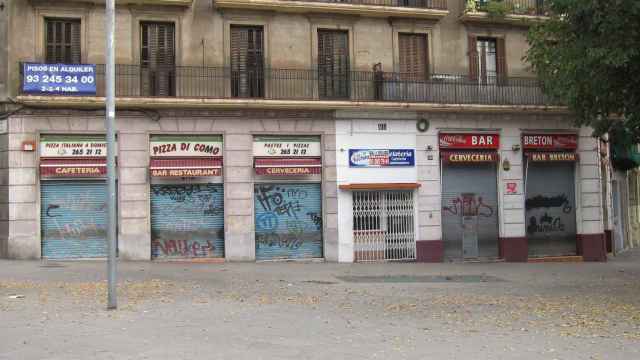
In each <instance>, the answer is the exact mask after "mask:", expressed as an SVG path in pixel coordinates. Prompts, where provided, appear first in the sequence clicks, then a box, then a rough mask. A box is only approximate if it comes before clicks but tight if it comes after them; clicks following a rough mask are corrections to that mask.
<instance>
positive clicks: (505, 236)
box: [0, 0, 606, 262]
mask: <svg viewBox="0 0 640 360" xmlns="http://www.w3.org/2000/svg"><path fill="white" fill-rule="evenodd" d="M116 2H117V7H116V29H117V33H116V63H117V65H116V96H117V99H116V104H117V109H118V112H117V147H118V148H117V163H118V251H119V256H120V257H121V258H124V259H135V260H150V259H151V260H163V259H176V258H179V259H184V258H210V259H220V260H222V259H225V260H228V261H254V260H279V259H325V260H327V261H340V262H353V261H385V260H400V261H424V262H438V261H448V260H454V261H456V260H465V259H478V258H480V259H494V258H501V259H505V260H506V261H526V260H527V259H529V258H532V257H544V256H565V255H577V256H582V257H583V258H584V259H585V260H592V261H603V260H605V259H606V249H605V230H606V229H605V227H604V226H605V225H604V224H605V223H604V218H605V216H604V209H605V208H606V207H603V204H604V203H603V195H602V181H603V179H602V175H601V160H602V159H601V151H600V150H601V144H600V142H599V141H598V140H597V139H594V138H592V137H591V131H590V130H589V129H586V128H575V127H574V126H573V125H572V117H571V114H570V113H568V112H567V110H566V108H564V107H562V106H557V105H554V104H551V103H549V102H548V101H547V99H545V97H544V95H543V94H542V92H541V90H540V88H539V86H538V84H537V81H536V80H535V78H532V75H531V74H530V73H529V72H528V68H527V65H526V64H525V63H523V62H522V60H521V59H522V57H523V56H524V54H525V52H526V49H527V43H526V31H527V29H528V26H529V24H530V23H531V22H534V21H544V19H545V17H544V15H545V13H544V9H543V8H542V2H540V1H535V0H518V1H516V0H514V1H512V2H508V3H509V4H510V5H509V7H508V10H509V11H508V14H507V15H505V16H502V17H498V18H496V17H494V16H489V14H488V13H487V12H486V11H485V8H484V5H485V2H476V1H462V0H449V1H447V0H419V1H418V0H416V1H400V0H398V1H396V0H388V1H373V0H371V1H368V0H365V1H357V2H356V1H353V2H352V1H342V2H325V1H315V0H308V1H294V0H251V1H249V0H214V1H211V0H131V1H128V0H123V1H116ZM3 3H4V4H5V6H4V9H3V10H2V12H0V13H2V14H4V16H5V17H6V20H5V22H4V23H3V22H0V24H3V25H2V26H4V28H3V30H2V33H1V35H0V38H1V37H2V36H5V37H7V39H8V41H9V42H10V44H11V46H9V48H8V53H7V54H6V57H7V68H6V69H4V68H3V69H2V73H0V82H1V81H2V80H3V79H5V80H4V88H5V89H6V91H5V92H6V94H5V101H4V102H5V103H6V104H7V105H6V106H7V110H6V111H5V112H4V114H6V115H5V116H4V118H3V119H2V120H1V121H3V122H4V124H3V127H2V129H4V130H3V133H2V134H1V135H0V137H1V138H2V142H1V144H2V146H3V148H2V149H1V150H2V152H1V154H2V160H3V161H2V162H0V165H2V166H0V167H1V168H2V176H1V177H2V194H3V196H2V198H1V199H0V204H1V205H0V208H1V209H2V211H1V214H2V215H3V216H2V218H1V219H0V221H1V222H0V224H1V225H2V226H0V230H1V231H0V244H1V245H0V250H1V252H2V256H5V257H10V258H47V259H72V258H91V257H103V256H105V251H106V246H105V235H106V233H105V219H106V217H105V216H106V208H105V205H104V203H105V199H106V190H105V186H104V177H105V149H104V148H105V142H104V124H103V122H104V112H103V108H104V98H103V94H104V66H103V65H101V64H102V63H103V62H104V38H103V35H104V6H103V4H100V3H99V2H96V1H93V0H91V1H88V0H87V1H83V0H69V1H60V2H56V3H55V4H53V3H52V2H50V1H40V0H28V1H18V0H14V1H11V0H9V1H7V0H4V1H3ZM0 56H4V55H3V54H2V53H0ZM39 64H50V65H53V64H56V65H54V66H56V68H57V69H58V70H59V69H62V70H65V69H68V70H69V71H73V70H74V68H73V66H76V67H78V66H86V65H89V66H91V65H94V64H95V69H94V70H93V71H95V85H96V92H95V93H82V94H79V93H76V94H70V93H69V92H71V93H73V91H74V89H76V88H80V87H81V86H80V85H77V86H76V85H74V84H71V85H69V89H66V88H65V87H64V86H63V87H62V88H55V86H49V85H47V84H43V79H37V81H38V86H37V87H35V88H34V87H29V86H31V85H32V84H31V83H32V82H35V81H36V80H34V79H35V78H34V76H33V75H31V74H35V72H34V71H37V69H39V66H42V65H39ZM78 64H84V65H78ZM78 69H79V68H78ZM78 69H76V70H78ZM80 70H82V69H80ZM91 79H93V78H91ZM71 80H73V77H71ZM85 80H86V81H85ZM78 81H79V82H80V83H83V84H84V82H93V81H94V80H89V78H82V77H81V78H80V79H79V80H78ZM83 81H84V82H83ZM2 85H3V84H0V95H1V94H2V92H1V89H2ZM67 90H68V91H67ZM65 92H66V93H65Z"/></svg>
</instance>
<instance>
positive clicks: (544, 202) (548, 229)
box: [525, 161, 577, 257]
mask: <svg viewBox="0 0 640 360" xmlns="http://www.w3.org/2000/svg"><path fill="white" fill-rule="evenodd" d="M574 168H575V163H574V162H556V163H554V162H534V161H528V164H527V170H526V173H527V179H526V201H525V209H526V221H527V222H526V228H527V240H528V247H529V256H531V257H540V256H561V255H575V254H576V251H577V249H576V232H577V231H576V199H575V180H574V176H575V175H574V171H575V170H574Z"/></svg>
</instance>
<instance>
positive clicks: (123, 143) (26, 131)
mask: <svg viewBox="0 0 640 360" xmlns="http://www.w3.org/2000/svg"><path fill="white" fill-rule="evenodd" d="M159 116H160V118H159V119H155V118H151V117H149V116H146V115H144V114H142V113H135V112H123V113H118V115H117V130H118V165H119V173H118V194H119V205H118V208H119V227H118V228H119V248H120V255H121V256H122V257H123V258H124V259H132V260H146V259H149V258H150V248H151V238H150V214H149V209H150V204H149V186H150V183H149V175H148V161H149V153H148V143H149V135H150V134H185V135H187V134H190V135H193V134H222V135H223V136H224V164H225V166H224V170H223V174H224V189H225V252H226V258H227V259H228V260H232V261H233V260H252V259H254V257H255V240H254V233H253V228H254V226H253V221H254V220H253V183H254V175H253V174H254V171H253V160H252V151H251V149H252V142H253V134H277V135H286V134H291V135H296V134H315V135H321V136H322V141H323V143H324V152H323V159H324V164H323V166H324V168H323V175H322V181H323V192H324V199H325V200H324V201H325V203H324V204H323V205H324V206H323V208H324V219H325V221H324V239H325V247H324V248H325V257H326V258H327V259H328V260H332V259H337V249H336V247H337V206H336V178H335V135H334V122H333V120H332V114H331V113H325V112H318V113H311V112H278V111H265V112H246V111H220V112H214V111H211V112H208V111H201V112H177V111H176V112H164V113H160V114H159ZM103 121H104V120H103V117H102V116H101V114H100V113H99V112H78V111H34V112H31V113H29V114H22V115H14V116H12V117H11V118H10V119H9V134H8V139H9V144H8V158H9V163H10V165H11V168H10V169H9V170H8V173H9V174H8V180H7V182H6V186H3V187H4V188H6V189H8V193H9V196H8V202H9V215H8V216H9V217H8V218H9V221H8V249H9V251H8V254H7V255H8V256H9V257H12V258H39V257H40V230H39V229H40V220H39V213H40V212H39V201H40V200H39V199H40V196H39V178H38V175H37V174H38V171H37V163H38V156H37V151H34V152H24V151H22V150H21V144H22V142H23V141H27V140H28V141H36V142H37V141H38V137H39V135H40V134H42V133H54V134H55V133H60V134H73V133H78V134H87V133H104V124H103ZM1 200H2V199H0V201H1Z"/></svg>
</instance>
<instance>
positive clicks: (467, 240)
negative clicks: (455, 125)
mask: <svg viewBox="0 0 640 360" xmlns="http://www.w3.org/2000/svg"><path fill="white" fill-rule="evenodd" d="M439 147H440V160H441V172H442V174H441V179H442V197H441V199H442V238H443V243H444V256H445V258H447V259H469V258H496V257H498V256H499V246H498V239H499V235H498V191H497V181H498V180H497V179H498V178H497V176H498V175H497V164H498V162H499V156H498V152H497V151H498V149H499V147H500V136H499V135H498V134H495V133H494V134H490V133H440V134H439Z"/></svg>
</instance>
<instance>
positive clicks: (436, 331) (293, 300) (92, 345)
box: [0, 252, 640, 360]
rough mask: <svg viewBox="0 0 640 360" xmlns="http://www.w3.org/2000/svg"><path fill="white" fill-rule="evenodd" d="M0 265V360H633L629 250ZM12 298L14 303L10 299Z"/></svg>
mask: <svg viewBox="0 0 640 360" xmlns="http://www.w3.org/2000/svg"><path fill="white" fill-rule="evenodd" d="M104 269H105V263H104V262H66V263H60V264H45V263H41V262H33V261H32V262H25V261H6V260H5V261H0V359H65V360H66V359H193V358H196V357H197V358H202V359H474V360H475V359H492V360H493V359H550V360H551V359H603V360H604V359H606V360H613V359H623V360H632V359H640V252H635V253H627V254H624V255H622V256H619V257H617V258H615V259H613V260H611V261H609V262H608V263H605V264H594V263H564V264H505V263H497V264H354V265H339V264H324V263H259V264H184V263H149V262H140V263H137V262H126V263H121V264H120V268H119V271H120V279H121V281H122V282H121V283H120V287H119V305H120V307H119V310H117V311H106V310H105V304H104V300H105V297H106V295H105V283H104V281H103V276H104ZM13 295H21V296H24V298H20V296H19V298H15V296H13Z"/></svg>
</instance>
